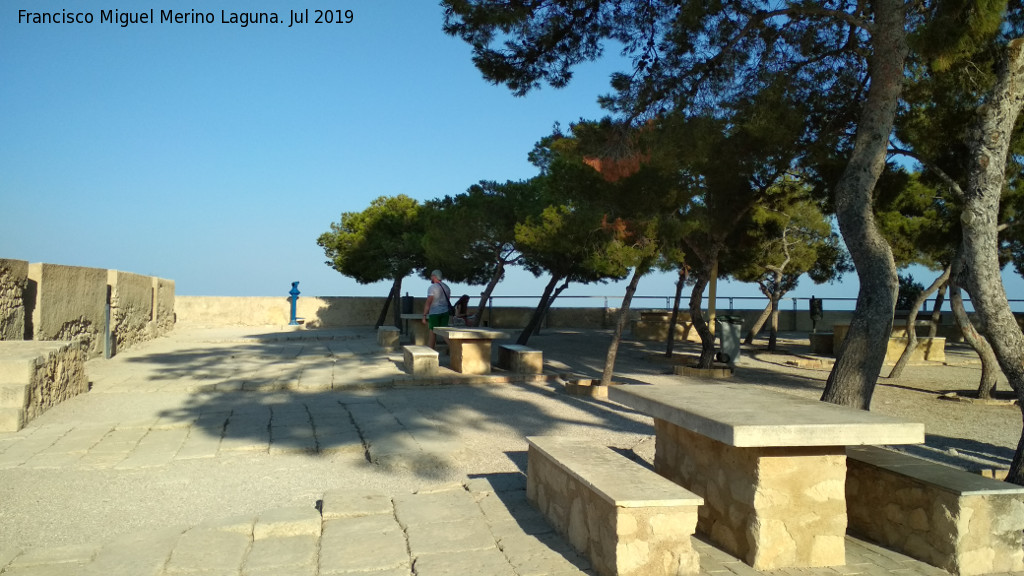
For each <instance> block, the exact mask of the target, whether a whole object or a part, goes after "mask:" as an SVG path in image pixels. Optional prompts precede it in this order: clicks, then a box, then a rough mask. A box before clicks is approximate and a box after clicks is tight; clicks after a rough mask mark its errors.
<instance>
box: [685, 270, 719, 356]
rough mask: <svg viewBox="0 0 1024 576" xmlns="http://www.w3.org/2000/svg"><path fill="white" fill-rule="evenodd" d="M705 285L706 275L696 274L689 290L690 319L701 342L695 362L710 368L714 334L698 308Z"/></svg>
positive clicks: (713, 353) (713, 350)
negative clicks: (698, 355) (698, 359)
mask: <svg viewBox="0 0 1024 576" xmlns="http://www.w3.org/2000/svg"><path fill="white" fill-rule="evenodd" d="M707 285H708V279H707V277H706V276H705V275H704V274H701V275H699V276H697V282H696V283H695V284H694V285H693V291H691V292H690V321H691V322H693V327H694V328H695V329H696V330H697V334H700V342H701V350H700V362H698V364H697V366H698V367H699V368H711V363H712V362H714V360H715V335H714V334H712V333H711V329H710V328H708V323H707V321H706V320H704V313H703V312H701V309H700V305H701V300H703V299H704V288H705V287H706V286H707Z"/></svg>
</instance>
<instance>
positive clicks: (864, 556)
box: [0, 326, 945, 576]
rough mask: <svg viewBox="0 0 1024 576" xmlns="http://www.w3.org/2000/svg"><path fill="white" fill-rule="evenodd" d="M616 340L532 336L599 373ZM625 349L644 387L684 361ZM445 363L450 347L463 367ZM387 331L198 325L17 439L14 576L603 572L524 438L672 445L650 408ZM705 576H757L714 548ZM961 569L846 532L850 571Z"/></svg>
mask: <svg viewBox="0 0 1024 576" xmlns="http://www.w3.org/2000/svg"><path fill="white" fill-rule="evenodd" d="M607 337H608V336H607V334H606V333H578V332H575V331H564V332H561V333H559V334H557V335H553V334H548V335H546V336H543V337H541V338H537V339H536V341H535V342H532V343H531V344H533V345H534V346H537V347H540V348H542V349H544V351H545V361H546V364H547V366H548V367H549V368H550V371H551V373H552V374H553V373H557V372H563V373H565V374H570V373H581V374H589V375H596V374H598V373H599V367H600V365H601V363H603V359H604V351H605V349H606V346H607ZM649 354H650V351H649V349H647V348H646V347H645V346H644V345H642V344H640V343H630V342H624V344H623V351H622V353H621V359H620V363H619V364H618V367H619V372H620V373H621V374H622V375H623V376H622V377H623V378H625V379H629V378H645V379H656V378H662V377H666V376H664V372H665V367H664V366H663V365H659V364H657V363H656V362H651V360H650V358H649ZM442 363H444V360H442ZM400 365H401V354H400V352H399V353H395V352H385V351H381V350H380V349H379V348H378V347H377V345H376V337H375V333H374V332H373V331H372V330H370V329H365V328H363V329H352V330H335V331H319V332H314V331H294V332H293V331H281V329H280V328H272V329H266V330H260V329H251V328H245V329H242V328H215V329H203V328H198V327H188V326H178V327H177V328H176V329H175V331H174V332H173V333H172V334H171V335H170V336H168V337H165V338H161V339H159V340H157V341H154V342H150V343H147V344H145V345H143V346H140V347H138V348H136V349H134V350H130V351H128V352H125V353H123V354H121V355H118V356H117V357H115V358H114V359H111V360H93V361H90V362H89V363H88V365H87V372H88V375H89V378H90V381H91V385H92V389H91V391H90V392H89V393H88V394H85V395H82V396H79V397H76V398H74V399H72V400H69V401H67V402H65V403H63V404H61V405H59V406H57V407H55V408H53V409H51V410H50V411H48V412H47V413H45V414H43V415H42V416H41V417H39V418H37V419H36V420H34V421H32V422H31V423H30V424H29V425H28V426H27V427H26V428H25V429H23V430H21V431H20V432H17V433H0V575H3V576H12V575H18V576H24V575H32V576H42V575H49V574H60V575H69V574H70V575H74V574H87V575H92V574H96V575H100V574H102V575H115V576H116V575H125V576H128V575H131V576H136V575H138V576H162V575H166V576H186V575H197V576H198V575H203V576H212V575H221V574H224V575H235V576H238V575H251V576H262V575H275V576H289V575H304V576H316V575H320V576H332V575H346V576H357V575H373V576H392V575H402V576H410V575H417V576H432V575H448V574H451V575H471V574H481V575H509V576H528V575H538V576H539V575H551V576H561V575H569V574H591V573H592V572H591V571H590V566H589V563H588V562H587V561H586V560H585V559H584V558H581V557H579V556H577V555H576V554H575V553H574V552H573V551H572V550H571V548H570V547H569V546H568V544H567V543H566V542H565V541H564V540H563V539H562V538H561V537H559V536H558V535H557V534H555V533H553V532H552V531H551V529H550V527H549V526H548V525H547V523H546V522H545V521H544V519H543V518H542V517H541V516H540V515H539V514H538V513H537V511H536V510H534V509H533V508H532V507H530V506H529V504H528V503H527V502H526V499H525V476H524V474H523V473H524V471H525V450H526V443H525V441H524V437H526V436H530V435H541V434H555V435H586V436H587V437H589V438H593V439H595V440H601V441H604V442H607V443H608V445H612V446H617V447H620V448H623V449H624V450H626V451H631V452H632V454H633V455H635V458H636V459H637V460H638V461H640V462H645V461H649V460H650V458H651V456H652V452H653V436H652V435H653V430H652V427H651V424H650V421H649V419H648V418H646V417H644V416H643V415H640V414H636V413H634V412H632V411H630V410H628V409H626V408H623V407H621V406H618V405H616V404H612V403H607V402H602V401H597V400H591V399H584V398H577V397H571V396H566V395H564V394H563V393H561V391H560V390H561V387H560V386H559V385H558V384H556V383H555V382H554V381H553V380H551V379H548V378H544V379H533V378H531V379H527V381H523V379H522V378H518V379H517V378H511V377H508V376H496V377H493V378H483V377H476V378H463V377H461V376H459V375H456V374H454V373H451V372H450V371H446V370H442V374H441V375H439V377H438V378H437V379H433V380H422V379H415V378H412V377H410V376H408V375H405V374H404V373H403V372H402V371H401V369H400ZM695 546H696V547H697V548H698V550H699V551H700V554H701V567H702V573H705V574H709V575H710V574H756V573H757V572H755V571H753V570H752V569H750V568H749V567H747V566H746V565H745V564H743V563H741V562H739V561H738V560H736V559H735V558H732V557H730V556H728V555H727V554H724V553H722V552H721V551H718V550H717V549H715V548H713V547H711V546H709V545H708V544H706V543H704V542H702V541H699V540H698V541H696V542H695ZM772 573H773V574H890V573H899V574H909V575H914V574H945V572H943V571H941V570H937V569H935V568H932V567H929V566H927V565H924V564H921V563H919V562H915V561H913V560H910V559H908V558H906V557H903V556H900V555H898V554H895V553H893V552H890V551H887V550H885V549H883V548H880V547H877V546H873V545H870V544H867V543H864V542H861V541H858V540H855V539H849V538H848V539H847V565H846V566H843V567H836V568H828V569H820V570H793V571H785V570H780V571H775V572H772Z"/></svg>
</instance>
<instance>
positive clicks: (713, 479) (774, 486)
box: [654, 418, 846, 570]
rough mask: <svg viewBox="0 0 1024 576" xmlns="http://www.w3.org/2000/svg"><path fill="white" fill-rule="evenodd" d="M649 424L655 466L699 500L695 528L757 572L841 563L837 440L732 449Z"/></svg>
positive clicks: (841, 464) (841, 465) (841, 474)
mask: <svg viewBox="0 0 1024 576" xmlns="http://www.w3.org/2000/svg"><path fill="white" fill-rule="evenodd" d="M654 423H655V429H656V435H657V446H656V454H655V459H654V467H655V470H657V472H658V473H659V474H661V475H663V476H665V477H667V478H669V479H670V480H673V481H674V482H676V483H678V484H679V485H681V486H683V487H684V488H686V489H688V490H691V491H692V492H694V493H696V494H698V495H700V496H703V497H704V499H705V505H704V506H701V507H700V509H699V519H698V522H697V531H698V532H700V533H703V534H706V535H708V537H709V538H711V540H712V541H714V542H715V543H716V544H717V545H718V546H719V547H721V548H722V549H723V550H725V551H726V552H728V553H730V554H733V555H735V556H737V557H738V558H740V559H742V560H744V561H745V562H746V563H747V564H750V565H751V566H752V567H754V568H755V569H757V570H774V569H778V568H784V567H820V566H836V565H842V564H845V563H846V551H845V535H846V495H845V492H844V486H845V481H846V454H845V450H844V448H843V447H842V446H838V447H831V446H825V447H819V446H815V447H796V448H788V447H753V448H737V447H734V446H729V445H727V444H723V443H721V442H718V441H717V440H713V439H711V438H708V437H706V436H702V435H700V434H696V433H693V432H690V431H688V430H686V429H684V428H680V427H678V426H676V425H674V424H671V423H669V422H666V421H664V420H661V419H658V418H655V420H654ZM666 439H670V440H666Z"/></svg>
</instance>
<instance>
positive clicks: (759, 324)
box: [743, 298, 772, 346]
mask: <svg viewBox="0 0 1024 576" xmlns="http://www.w3.org/2000/svg"><path fill="white" fill-rule="evenodd" d="M771 315H772V299H771V298H768V305H767V306H765V307H764V310H762V311H761V315H760V316H758V317H757V320H755V321H754V325H753V326H751V327H750V331H749V332H747V337H746V338H744V339H743V343H744V344H747V345H748V346H749V345H750V344H753V343H754V337H755V336H757V333H758V332H760V331H761V328H763V327H764V323H765V322H767V321H768V318H770V317H771Z"/></svg>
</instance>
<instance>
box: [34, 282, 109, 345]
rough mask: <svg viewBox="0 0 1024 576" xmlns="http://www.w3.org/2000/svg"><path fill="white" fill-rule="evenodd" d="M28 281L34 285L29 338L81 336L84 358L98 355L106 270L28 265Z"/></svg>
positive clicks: (102, 337)
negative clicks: (84, 352)
mask: <svg viewBox="0 0 1024 576" xmlns="http://www.w3.org/2000/svg"><path fill="white" fill-rule="evenodd" d="M28 278H29V281H30V282H35V286H36V292H35V296H36V297H35V310H34V311H33V312H32V330H33V339H34V340H71V339H73V338H76V337H82V338H83V339H84V345H85V348H86V355H87V356H88V357H89V358H93V357H96V356H101V355H102V354H103V348H104V344H105V342H104V341H105V329H106V321H107V308H106V305H107V271H106V270H103V269H100V268H83V267H80V266H63V265H59V264H41V263H32V264H29V266H28Z"/></svg>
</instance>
